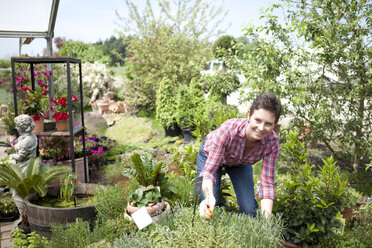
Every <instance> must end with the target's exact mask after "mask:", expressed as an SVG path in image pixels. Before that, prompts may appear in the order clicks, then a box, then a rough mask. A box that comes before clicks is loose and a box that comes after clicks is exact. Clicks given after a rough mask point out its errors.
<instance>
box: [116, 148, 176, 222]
mask: <svg viewBox="0 0 372 248" xmlns="http://www.w3.org/2000/svg"><path fill="white" fill-rule="evenodd" d="M130 159H131V161H132V165H133V166H130V167H126V168H124V169H123V175H124V176H126V177H129V178H132V179H135V180H136V181H137V183H138V184H139V186H138V187H137V188H136V189H135V190H134V191H133V192H129V203H128V206H127V209H126V214H127V216H129V217H130V215H131V214H133V213H134V212H135V211H137V210H138V209H139V208H140V207H143V206H146V210H147V212H148V213H149V214H150V215H151V216H153V219H154V218H155V217H156V216H163V215H165V214H167V213H168V212H169V211H170V206H169V204H168V202H166V201H164V198H165V197H166V196H167V195H169V194H172V193H173V192H174V189H173V188H172V187H171V186H169V184H168V176H167V172H168V169H167V166H166V164H165V163H164V162H163V161H161V162H157V163H156V162H155V161H154V158H153V156H152V155H151V154H150V153H148V152H145V153H143V154H142V155H139V154H137V153H136V154H133V155H132V156H131V158H130ZM155 219H157V218H155Z"/></svg>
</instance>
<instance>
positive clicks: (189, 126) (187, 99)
mask: <svg viewBox="0 0 372 248" xmlns="http://www.w3.org/2000/svg"><path fill="white" fill-rule="evenodd" d="M194 113H195V102H194V101H193V98H192V95H191V94H190V92H189V89H188V88H187V87H186V86H180V87H179V88H178V98H177V109H176V117H177V123H178V125H179V126H180V127H181V129H182V134H183V137H184V139H185V143H190V142H191V139H192V135H191V131H192V130H193V129H194V128H195V125H194Z"/></svg>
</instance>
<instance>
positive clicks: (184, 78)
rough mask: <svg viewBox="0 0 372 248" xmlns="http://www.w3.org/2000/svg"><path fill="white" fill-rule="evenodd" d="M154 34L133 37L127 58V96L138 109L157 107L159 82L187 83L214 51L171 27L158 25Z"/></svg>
mask: <svg viewBox="0 0 372 248" xmlns="http://www.w3.org/2000/svg"><path fill="white" fill-rule="evenodd" d="M153 31H154V33H153V34H152V35H148V36H146V37H144V38H142V39H139V38H132V40H131V43H130V45H129V55H128V57H127V58H126V68H127V70H126V71H127V77H128V79H129V80H128V81H127V89H126V99H127V100H128V102H129V103H130V104H131V105H133V106H134V107H135V108H136V109H138V110H144V111H146V112H147V113H151V112H153V111H154V110H155V108H156V106H155V101H156V100H155V99H156V98H155V95H156V90H157V89H158V88H159V82H160V81H161V80H162V79H163V78H164V77H167V78H172V81H173V82H174V84H175V85H174V87H176V88H177V86H178V85H180V84H184V85H188V84H189V83H190V81H191V79H192V77H193V76H195V75H197V74H198V73H199V72H200V71H201V69H202V65H203V64H204V63H205V62H206V61H207V60H208V59H209V58H210V56H211V53H210V49H208V47H207V45H206V44H205V43H201V42H198V41H197V40H195V39H189V38H187V37H186V36H185V35H183V34H177V33H174V32H173V29H172V28H171V27H167V26H159V27H157V28H156V29H154V30H153Z"/></svg>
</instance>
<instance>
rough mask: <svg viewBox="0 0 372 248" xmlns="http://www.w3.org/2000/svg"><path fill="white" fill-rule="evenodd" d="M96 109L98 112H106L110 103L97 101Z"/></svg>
mask: <svg viewBox="0 0 372 248" xmlns="http://www.w3.org/2000/svg"><path fill="white" fill-rule="evenodd" d="M97 107H98V111H99V112H100V114H104V113H105V112H108V111H109V109H110V103H109V102H107V103H106V102H98V103H97Z"/></svg>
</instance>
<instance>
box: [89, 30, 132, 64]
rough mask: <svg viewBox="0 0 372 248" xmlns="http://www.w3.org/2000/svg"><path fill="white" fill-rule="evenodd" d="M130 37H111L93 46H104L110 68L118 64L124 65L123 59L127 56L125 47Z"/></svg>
mask: <svg viewBox="0 0 372 248" xmlns="http://www.w3.org/2000/svg"><path fill="white" fill-rule="evenodd" d="M129 40H130V37H115V36H111V37H110V38H109V39H106V40H105V41H104V42H102V41H98V42H96V43H95V44H94V45H104V46H105V47H107V49H108V55H109V56H110V58H111V63H110V65H111V66H115V65H116V64H119V65H121V66H123V65H124V59H125V58H126V56H127V47H128V43H129Z"/></svg>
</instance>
